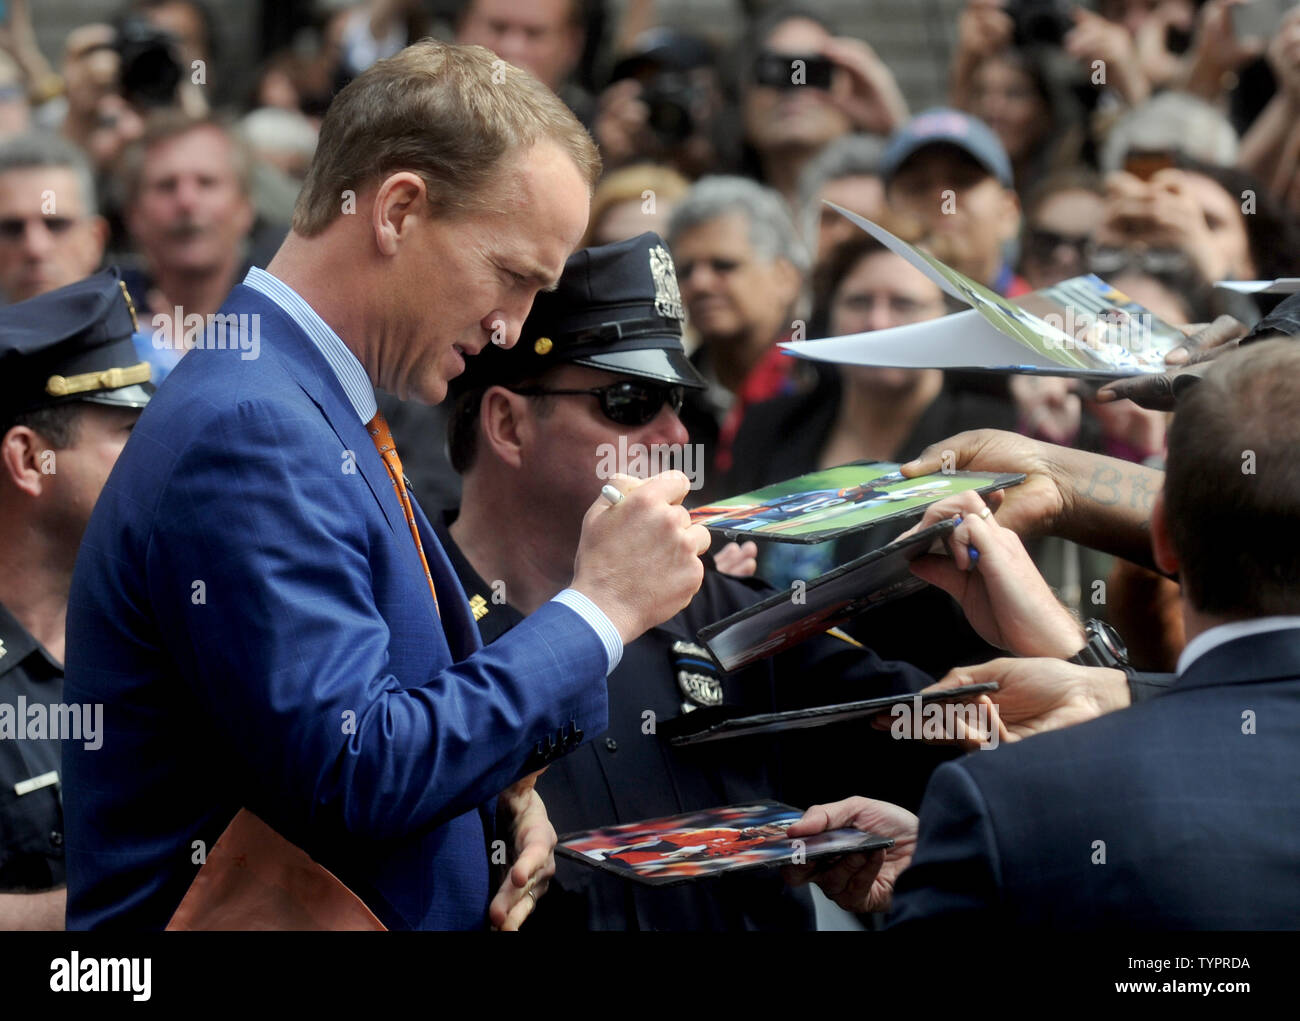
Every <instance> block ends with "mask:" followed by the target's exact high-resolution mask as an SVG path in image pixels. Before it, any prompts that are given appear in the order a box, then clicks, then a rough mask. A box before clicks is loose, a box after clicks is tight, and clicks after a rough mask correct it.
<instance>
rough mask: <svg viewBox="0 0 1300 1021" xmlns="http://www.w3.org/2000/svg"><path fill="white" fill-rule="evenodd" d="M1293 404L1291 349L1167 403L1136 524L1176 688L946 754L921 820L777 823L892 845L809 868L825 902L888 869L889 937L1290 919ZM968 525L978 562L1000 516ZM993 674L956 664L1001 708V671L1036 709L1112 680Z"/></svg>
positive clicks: (872, 817) (1295, 732)
mask: <svg viewBox="0 0 1300 1021" xmlns="http://www.w3.org/2000/svg"><path fill="white" fill-rule="evenodd" d="M1297 409H1300V348H1297V347H1296V346H1295V345H1294V344H1292V343H1289V342H1286V341H1267V342H1262V343H1259V344H1256V345H1252V346H1251V347H1243V348H1242V349H1241V350H1240V351H1237V352H1234V353H1233V354H1231V355H1228V356H1226V357H1224V358H1221V359H1219V360H1218V361H1215V362H1214V363H1213V364H1212V365H1211V366H1210V367H1209V368H1208V370H1207V371H1206V372H1205V374H1204V377H1203V378H1202V380H1201V381H1200V382H1199V383H1197V384H1196V385H1195V386H1194V387H1191V388H1190V389H1189V390H1188V391H1187V392H1186V393H1185V394H1184V395H1183V396H1182V397H1181V398H1180V400H1179V404H1178V412H1177V414H1176V416H1175V418H1174V421H1173V425H1172V427H1171V429H1170V432H1169V441H1168V442H1169V454H1168V462H1167V464H1168V470H1167V474H1166V477H1165V482H1164V486H1163V489H1162V491H1161V493H1160V495H1159V496H1158V497H1157V498H1156V500H1155V503H1154V506H1153V508H1152V511H1151V519H1150V534H1151V544H1152V550H1153V553H1154V558H1155V563H1156V564H1157V565H1158V566H1159V567H1160V568H1161V569H1162V570H1164V571H1166V572H1167V573H1169V574H1173V575H1177V576H1178V577H1179V579H1180V581H1181V583H1182V588H1183V593H1182V594H1183V615H1184V620H1185V622H1186V630H1187V635H1188V639H1189V640H1188V642H1187V646H1186V648H1185V649H1184V651H1183V654H1182V656H1181V658H1180V660H1179V663H1178V677H1177V679H1176V681H1175V682H1174V683H1173V684H1172V685H1171V686H1169V687H1168V688H1166V689H1164V690H1163V691H1161V692H1160V693H1159V694H1158V695H1156V697H1154V698H1151V699H1149V700H1145V701H1141V702H1140V703H1139V704H1136V705H1132V706H1131V707H1129V708H1125V709H1122V710H1121V711H1116V712H1109V713H1106V714H1105V715H1102V716H1100V717H1099V718H1095V719H1092V720H1091V721H1090V722H1085V723H1081V724H1079V725H1077V726H1067V727H1065V728H1064V729H1055V730H1052V731H1051V732H1050V733H1042V734H1039V735H1038V736H1034V737H1031V738H1029V739H1028V740H1025V741H1023V742H1021V743H1017V744H1015V745H1014V746H1011V747H1007V748H1003V749H1002V750H999V751H996V752H994V753H992V754H986V753H983V752H978V753H974V754H971V755H968V756H966V757H965V758H963V759H960V760H957V761H954V762H951V763H946V764H944V765H942V766H940V767H939V769H938V770H936V771H935V773H934V775H933V777H932V778H931V780H930V784H929V787H928V788H927V791H926V796H925V799H924V801H923V803H922V805H921V810H920V817H919V824H918V819H917V817H915V816H912V815H911V814H910V813H908V812H905V811H903V810H902V809H899V808H897V807H896V806H893V805H889V804H887V803H883V802H878V801H870V800H868V799H865V798H850V799H848V800H846V801H843V802H838V803H836V804H833V805H827V806H814V807H813V808H811V809H809V811H808V814H807V815H806V816H805V818H804V819H803V820H801V823H800V825H799V827H797V828H795V827H792V828H791V831H790V832H791V834H792V835H800V834H801V833H808V832H815V831H818V830H820V829H824V828H833V827H835V826H842V825H854V826H858V827H860V828H862V829H873V828H874V829H876V830H878V831H883V832H887V833H889V834H891V835H895V836H896V837H897V839H898V842H897V844H896V846H895V847H894V848H893V849H892V850H891V851H890V852H889V853H888V855H886V856H883V859H882V858H881V857H877V858H875V859H873V860H870V861H863V860H858V861H855V862H851V863H841V864H840V866H839V867H836V868H833V869H831V870H829V872H828V873H827V874H826V875H824V876H823V877H821V879H819V880H818V881H819V882H821V883H822V885H823V888H824V889H826V890H827V892H828V893H830V894H831V895H832V896H835V897H836V898H837V900H839V902H840V903H841V904H844V905H845V906H852V907H854V908H857V909H859V910H863V909H872V910H882V909H885V908H887V907H889V905H890V900H891V890H892V888H893V885H894V881H895V880H897V888H896V891H894V892H893V894H892V906H893V916H892V922H893V924H894V925H895V926H897V927H904V928H920V927H933V926H936V925H945V926H963V927H965V926H973V925H980V926H983V927H988V926H991V925H998V924H1001V925H1011V926H1025V927H1034V928H1043V929H1046V928H1049V927H1050V928H1053V929H1094V930H1095V929H1118V928H1126V929H1131V928H1139V929H1291V928H1295V926H1296V925H1297V922H1298V920H1300V874H1298V873H1297V870H1296V847H1297V846H1300V583H1298V582H1300V543H1297V542H1296V540H1295V532H1296V528H1297V525H1298V524H1300V466H1297V464H1296V461H1295V438H1296V435H1297V433H1298V432H1300V412H1298V410H1297ZM968 520H969V518H968ZM972 524H974V525H975V527H974V528H973V529H972V530H971V531H970V532H969V534H968V541H970V542H972V543H974V544H975V545H976V547H977V548H979V549H980V550H981V558H980V562H979V565H978V567H977V570H979V571H981V572H982V571H984V570H985V569H986V563H987V560H988V557H987V555H986V550H988V549H990V548H995V547H990V545H989V544H990V543H994V544H995V543H996V531H994V530H995V529H997V526H996V525H995V524H994V523H992V522H985V521H983V520H981V519H979V518H978V517H975V518H974V521H973V522H972ZM957 559H960V558H957ZM958 566H960V565H958ZM1035 666H1036V667H1037V669H1035ZM989 668H990V669H987V670H983V671H981V669H980V668H975V669H973V670H971V671H968V673H969V674H970V679H972V680H987V679H996V678H997V677H998V676H999V675H1000V676H1001V678H1002V679H1003V680H1004V686H1003V690H1002V691H1000V692H999V693H998V696H997V697H998V698H999V699H1005V698H1007V697H1008V683H1007V682H1009V683H1010V684H1011V685H1012V686H1019V687H1031V686H1034V685H1035V684H1036V686H1037V691H1038V693H1039V695H1040V696H1046V695H1048V694H1051V695H1053V698H1048V697H1041V698H1040V704H1046V703H1048V702H1050V701H1053V700H1054V695H1055V693H1054V692H1052V691H1051V690H1050V689H1051V686H1052V685H1053V684H1054V685H1055V686H1056V689H1057V691H1062V690H1065V689H1067V688H1069V687H1070V686H1071V685H1075V686H1078V687H1080V688H1082V687H1088V688H1090V689H1091V690H1092V691H1093V692H1095V693H1100V692H1105V691H1107V690H1110V691H1112V692H1114V691H1115V689H1116V685H1115V683H1114V682H1113V680H1112V679H1111V678H1113V677H1114V676H1115V675H1117V672H1116V671H1113V670H1098V669H1096V668H1094V667H1072V666H1068V665H1067V664H1063V663H1061V662H1059V661H1055V662H1054V661H1046V660H1020V661H996V662H995V663H994V664H989ZM1071 671H1075V672H1081V673H1080V675H1076V676H1071ZM1034 673H1037V674H1038V678H1037V680H1036V681H1033V680H1031V675H1032V674H1034ZM1107 675H1110V676H1107ZM1118 688H1119V693H1118V695H1119V697H1118V698H1116V699H1109V698H1108V697H1107V698H1103V699H1101V700H1100V702H1099V705H1100V706H1101V707H1102V708H1103V709H1104V708H1106V707H1107V703H1108V701H1109V704H1110V705H1114V704H1116V703H1118V704H1127V702H1128V698H1127V693H1126V692H1124V691H1123V680H1122V676H1121V678H1120V681H1119V684H1118ZM1049 725H1050V724H1049Z"/></svg>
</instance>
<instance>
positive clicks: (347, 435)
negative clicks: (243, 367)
mask: <svg viewBox="0 0 1300 1021" xmlns="http://www.w3.org/2000/svg"><path fill="white" fill-rule="evenodd" d="M226 302H227V304H228V305H235V306H238V307H248V306H256V309H257V311H258V312H259V313H260V314H261V315H262V317H263V318H264V319H268V320H272V321H273V323H274V326H273V328H272V329H271V330H269V331H268V333H269V335H270V336H271V337H272V343H271V344H269V345H263V346H264V348H265V349H269V350H270V351H271V352H273V356H275V357H277V358H278V360H279V362H280V364H281V365H282V366H284V369H285V371H286V372H288V374H289V375H290V376H292V377H293V379H294V381H295V382H297V384H298V386H299V387H300V388H301V389H302V391H303V393H305V394H306V395H307V396H308V397H309V398H310V399H311V401H312V403H313V404H315V405H316V407H317V408H319V409H320V412H321V414H322V415H324V416H325V421H326V422H328V423H329V426H330V428H331V429H333V430H334V435H336V436H337V437H338V438H339V442H340V443H342V444H343V449H344V450H350V451H352V453H353V455H354V460H355V463H356V467H357V471H358V472H360V474H361V477H362V478H364V479H365V481H366V485H367V486H369V487H370V492H371V493H372V494H373V496H374V498H375V500H376V502H378V504H379V509H380V510H381V511H383V513H384V517H385V519H386V520H387V521H388V527H389V528H390V529H392V530H393V532H394V534H397V532H398V529H399V528H400V529H401V531H403V532H405V531H408V529H407V527H406V517H405V515H403V513H402V507H401V504H400V503H398V501H397V495H396V494H395V493H394V492H393V485H392V483H391V482H390V481H389V479H388V469H387V468H385V467H384V462H383V461H382V460H381V459H380V457H379V452H378V451H377V450H376V449H375V444H374V441H373V440H372V439H371V438H370V434H369V433H368V432H366V428H365V426H364V425H363V424H362V423H361V421H360V420H359V419H358V418H357V412H356V409H355V408H353V407H352V402H351V401H349V400H348V397H347V394H346V393H344V392H343V387H342V386H341V385H340V383H339V381H338V378H337V377H336V376H335V375H334V371H333V370H332V369H331V368H330V366H329V363H328V362H327V361H325V358H324V356H323V355H322V354H321V353H320V351H319V350H318V349H317V347H316V345H315V344H314V343H312V340H311V338H310V337H308V336H307V334H306V333H305V332H304V331H303V329H302V327H300V326H299V325H298V324H297V323H296V322H294V321H293V319H292V318H291V317H290V316H289V314H288V313H286V312H285V311H284V310H283V309H282V308H280V306H279V305H277V304H276V303H275V302H273V301H271V300H270V299H269V298H267V297H266V296H265V295H263V294H262V293H261V292H260V291H256V290H254V289H253V288H251V287H246V286H244V285H243V284H239V285H237V286H236V287H235V288H234V290H232V291H231V292H230V297H229V298H227V299H226ZM223 311H224V309H223ZM339 470H340V471H342V470H343V462H342V461H341V460H340V462H339Z"/></svg>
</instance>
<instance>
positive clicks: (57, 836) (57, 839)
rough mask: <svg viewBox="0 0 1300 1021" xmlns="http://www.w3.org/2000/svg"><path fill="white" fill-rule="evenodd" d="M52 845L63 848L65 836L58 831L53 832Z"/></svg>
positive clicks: (51, 836)
mask: <svg viewBox="0 0 1300 1021" xmlns="http://www.w3.org/2000/svg"><path fill="white" fill-rule="evenodd" d="M50 843H51V844H53V845H54V846H55V847H62V846H63V834H62V833H60V832H59V831H58V830H53V831H51V833H50Z"/></svg>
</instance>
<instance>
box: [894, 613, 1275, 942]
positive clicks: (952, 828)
mask: <svg viewBox="0 0 1300 1021" xmlns="http://www.w3.org/2000/svg"><path fill="white" fill-rule="evenodd" d="M1248 710H1249V714H1247V711H1248ZM1243 714H1247V715H1243ZM1252 728H1253V730H1254V733H1248V732H1247V731H1249V730H1251V729H1252ZM920 816H921V831H920V839H919V842H918V845H917V849H916V854H915V856H914V858H913V860H912V865H911V867H910V868H908V869H907V870H906V871H905V872H904V873H903V876H902V878H901V879H900V881H899V884H898V889H897V892H896V893H895V896H894V905H895V911H894V917H893V919H892V922H893V923H894V924H895V925H897V926H907V927H917V926H920V925H922V924H924V923H931V924H934V923H947V924H962V925H968V924H980V925H983V926H987V925H990V924H996V923H1004V924H1008V925H1019V926H1033V927H1036V928H1048V927H1051V928H1053V929H1120V928H1130V929H1293V928H1295V927H1296V926H1298V925H1300V867H1298V866H1297V848H1300V630H1290V631H1277V632H1270V633H1265V634H1262V635H1257V636H1250V637H1244V638H1238V639H1235V640H1233V641H1230V642H1226V643H1224V644H1223V645H1220V646H1218V647H1216V648H1213V649H1211V650H1210V651H1209V652H1207V653H1205V654H1204V655H1203V656H1201V657H1200V658H1198V659H1196V660H1195V661H1193V662H1192V664H1191V665H1190V666H1189V667H1188V669H1187V671H1186V673H1184V674H1183V675H1182V676H1181V677H1179V679H1178V682H1177V683H1176V684H1175V685H1174V686H1173V687H1171V688H1169V689H1167V690H1166V692H1165V693H1163V694H1161V695H1159V696H1157V697H1155V698H1153V699H1151V700H1150V701H1147V702H1142V703H1141V704H1139V705H1135V706H1132V707H1131V708H1129V709H1126V710H1124V711H1122V712H1117V713H1111V714H1110V715H1108V716H1103V717H1101V718H1100V719H1097V720H1093V721H1092V722H1090V723H1086V724H1082V725H1080V726H1077V727H1070V728H1069V729H1066V730H1060V731H1054V732H1051V733H1047V734H1043V735H1040V736H1038V737H1034V738H1031V739H1029V740H1027V741H1025V742H1023V743H1022V744H1016V745H1012V746H1008V747H1005V748H1001V749H998V750H994V751H980V752H974V753H972V754H970V755H967V756H965V757H964V758H962V759H960V760H958V761H955V762H951V763H945V764H944V765H942V766H940V767H939V768H938V769H937V770H936V771H935V773H934V776H933V777H932V778H931V780H930V785H929V787H928V789H927V790H926V795H925V800H924V802H923V804H922V805H921V812H920ZM1099 842H1100V843H1099ZM1102 851H1104V855H1105V858H1104V863H1103V862H1102V861H1101V860H1100V858H1101V855H1100V852H1102Z"/></svg>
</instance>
